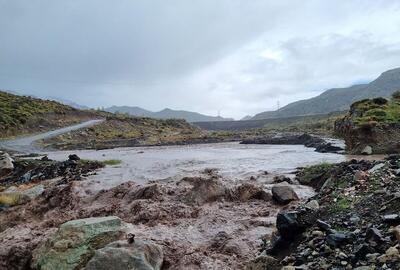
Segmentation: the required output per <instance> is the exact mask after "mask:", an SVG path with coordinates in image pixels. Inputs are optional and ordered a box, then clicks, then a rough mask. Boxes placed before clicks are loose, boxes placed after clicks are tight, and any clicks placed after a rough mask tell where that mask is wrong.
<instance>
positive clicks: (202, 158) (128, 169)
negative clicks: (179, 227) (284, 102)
mask: <svg viewBox="0 0 400 270" xmlns="http://www.w3.org/2000/svg"><path fill="white" fill-rule="evenodd" d="M72 153H76V154H78V155H79V156H80V157H81V158H83V159H94V160H109V159H117V160H121V164H119V165H116V166H107V167H106V168H105V169H103V170H101V171H100V172H99V173H98V174H97V175H93V176H90V177H89V178H88V180H89V182H90V181H92V184H95V185H94V186H95V187H98V188H110V187H114V186H116V185H118V184H121V183H123V182H126V181H134V182H136V183H140V184H144V183H146V182H148V181H150V180H162V179H167V178H180V177H183V176H195V175H197V174H198V173H199V172H200V171H203V170H204V169H206V168H213V169H217V170H218V172H219V174H220V175H221V176H223V177H224V178H229V179H231V180H232V181H237V180H245V179H250V177H253V178H256V179H257V180H260V181H263V180H267V179H268V178H271V177H273V175H276V174H290V173H291V172H293V171H294V170H295V169H296V168H297V167H302V166H308V165H313V164H318V163H321V162H328V163H336V162H342V161H345V160H346V156H344V155H339V154H329V153H327V154H325V153H317V152H315V151H314V149H313V148H306V147H304V146H302V145H242V144H239V143H236V142H234V143H217V144H199V145H186V146H162V147H135V148H118V149H107V150H100V151H96V150H82V151H57V152H49V153H48V155H49V158H51V159H56V160H65V158H66V157H67V156H68V155H69V154H72ZM265 172H268V174H266V173H265Z"/></svg>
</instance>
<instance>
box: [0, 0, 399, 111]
mask: <svg viewBox="0 0 400 270" xmlns="http://www.w3.org/2000/svg"><path fill="white" fill-rule="evenodd" d="M395 67H400V1H397V0H394V1H390V0H383V1H379V0H371V1H367V0H364V1H357V0H352V1H348V0H343V1H340V0H335V1H326V0H320V1H312V0H310V1H307V0H303V1H298V0H292V1H284V0H279V1H272V0H271V1H268V0H262V1H261V0H251V1H249V0H191V1H188V0H168V1H165V0H142V1H138V0H116V1H110V0H68V1H61V0H59V1H55V0H35V1H32V0H0V89H7V90H14V91H16V92H19V93H23V94H30V95H36V96H40V97H46V96H47V97H59V98H62V99H68V100H72V101H74V102H77V103H80V104H83V105H88V106H93V107H98V106H110V105H131V106H140V107H143V108H146V109H150V110H161V109H163V108H165V107H169V108H173V109H184V110H191V111H198V112H201V113H205V114H210V115H216V114H217V112H218V110H220V111H221V114H222V115H223V116H227V117H235V118H240V117H242V116H244V115H247V114H250V115H252V114H255V113H258V112H261V111H265V110H271V109H276V106H277V101H278V100H279V101H280V104H281V105H285V104H287V103H289V102H292V101H295V100H298V99H304V98H309V97H312V96H315V95H317V94H319V93H321V92H322V91H324V90H326V89H327V88H332V87H338V86H348V85H351V84H354V83H360V82H366V81H370V80H373V79H374V78H376V77H377V76H379V74H380V73H381V72H383V71H385V70H388V69H391V68H395Z"/></svg>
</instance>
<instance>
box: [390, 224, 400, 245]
mask: <svg viewBox="0 0 400 270" xmlns="http://www.w3.org/2000/svg"><path fill="white" fill-rule="evenodd" d="M391 232H392V233H393V234H394V236H395V237H396V239H397V241H399V242H400V225H398V226H396V227H394V228H393V229H392V230H391Z"/></svg>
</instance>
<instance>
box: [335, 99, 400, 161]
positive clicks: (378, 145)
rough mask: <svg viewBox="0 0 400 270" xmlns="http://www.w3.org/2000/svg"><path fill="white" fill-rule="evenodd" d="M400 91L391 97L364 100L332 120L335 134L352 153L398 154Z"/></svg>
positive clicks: (399, 142)
mask: <svg viewBox="0 0 400 270" xmlns="http://www.w3.org/2000/svg"><path fill="white" fill-rule="evenodd" d="M399 123H400V92H395V93H394V94H393V97H392V99H390V100H387V99H385V98H374V99H363V100H360V101H357V102H355V103H353V104H352V105H351V107H350V111H349V112H348V113H347V114H346V115H345V116H344V117H342V118H340V119H338V120H337V121H336V122H335V133H336V134H337V135H339V136H342V137H343V138H344V140H345V142H346V147H347V151H348V152H350V153H353V154H360V153H361V154H372V153H374V154H388V153H400V132H399V131H400V126H399Z"/></svg>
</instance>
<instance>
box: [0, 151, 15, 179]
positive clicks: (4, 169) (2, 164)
mask: <svg viewBox="0 0 400 270" xmlns="http://www.w3.org/2000/svg"><path fill="white" fill-rule="evenodd" d="M13 170H14V160H13V159H12V158H11V157H10V155H9V154H8V153H5V152H1V151H0V177H1V176H4V175H6V174H8V173H10V172H12V171H13Z"/></svg>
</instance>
